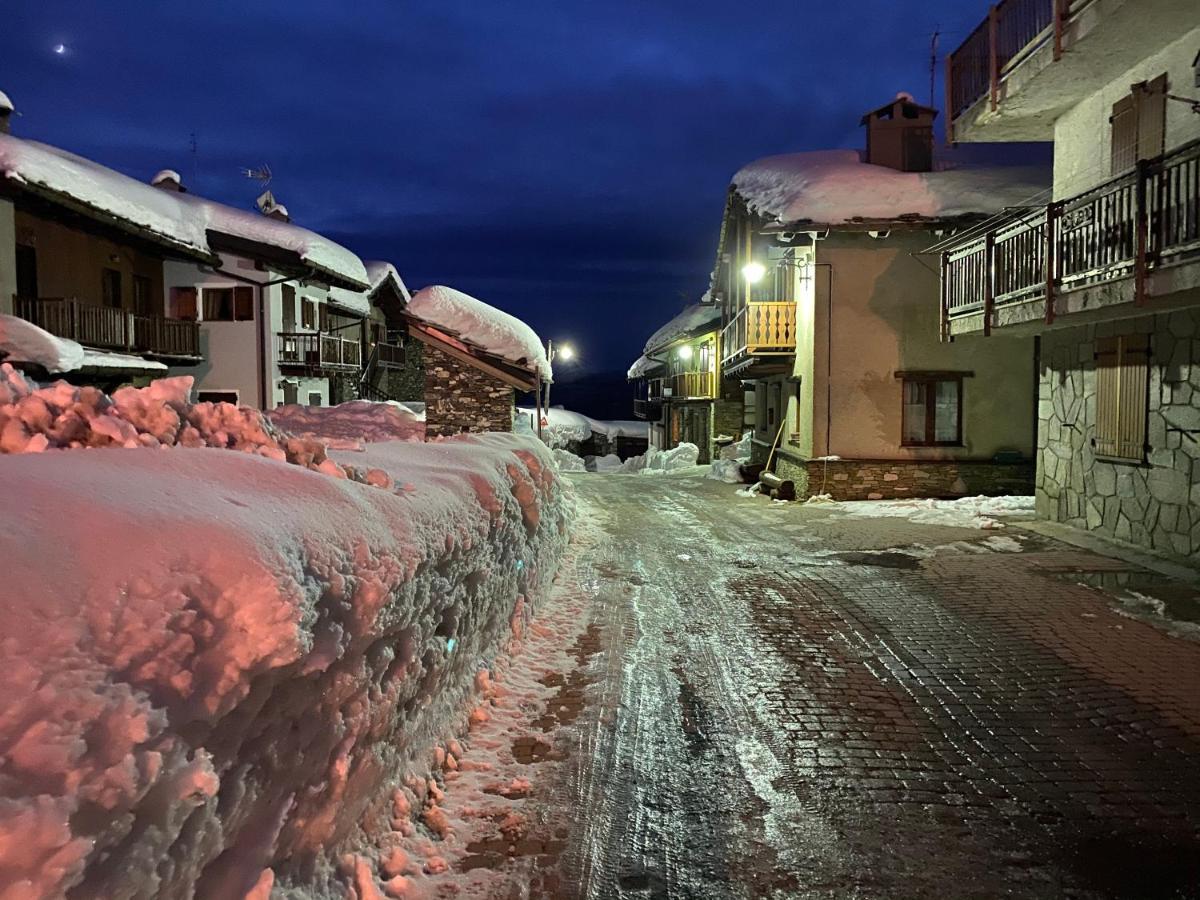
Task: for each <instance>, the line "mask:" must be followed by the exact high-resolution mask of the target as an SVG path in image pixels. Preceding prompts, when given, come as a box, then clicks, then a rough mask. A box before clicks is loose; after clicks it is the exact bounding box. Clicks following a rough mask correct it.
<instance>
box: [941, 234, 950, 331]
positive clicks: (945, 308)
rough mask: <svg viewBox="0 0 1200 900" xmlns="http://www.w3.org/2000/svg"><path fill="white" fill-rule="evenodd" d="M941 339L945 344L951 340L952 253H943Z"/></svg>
mask: <svg viewBox="0 0 1200 900" xmlns="http://www.w3.org/2000/svg"><path fill="white" fill-rule="evenodd" d="M941 269H942V278H941V304H942V310H941V340H942V343H943V344H947V343H949V342H950V254H949V253H947V252H946V251H942V254H941Z"/></svg>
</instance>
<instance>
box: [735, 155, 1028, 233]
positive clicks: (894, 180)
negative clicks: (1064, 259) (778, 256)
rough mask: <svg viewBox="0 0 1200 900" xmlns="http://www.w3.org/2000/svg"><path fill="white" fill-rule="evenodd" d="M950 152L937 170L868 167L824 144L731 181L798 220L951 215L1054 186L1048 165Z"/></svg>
mask: <svg viewBox="0 0 1200 900" xmlns="http://www.w3.org/2000/svg"><path fill="white" fill-rule="evenodd" d="M962 156H963V154H961V153H960V154H958V156H957V157H956V156H954V155H953V154H951V155H950V157H949V158H943V159H942V160H940V161H939V166H940V168H939V169H938V170H937V171H933V172H899V171H897V170H895V169H890V168H888V167H886V166H874V165H868V164H867V163H864V162H863V161H862V158H861V156H860V154H859V152H858V151H857V150H820V151H816V152H812V153H791V154H787V155H784V156H770V157H767V158H766V159H760V160H758V161H757V162H753V163H751V164H750V165H748V166H746V167H745V168H743V169H742V170H741V171H739V172H738V173H737V174H736V175H735V176H734V178H733V186H734V188H735V189H736V190H737V192H738V194H740V195H741V196H742V198H743V199H744V200H745V201H746V202H747V204H748V205H749V207H750V209H751V210H753V211H754V212H757V213H759V214H760V215H763V216H765V217H767V218H769V219H773V220H775V221H778V222H781V223H785V224H792V223H812V224H817V225H838V224H842V223H846V222H852V221H854V220H855V219H884V220H887V219H897V218H899V217H901V216H913V217H919V218H925V219H940V218H951V217H954V216H961V215H967V214H970V213H994V212H999V211H1000V210H1002V209H1004V208H1006V207H1010V206H1020V205H1025V204H1027V203H1029V202H1030V201H1031V198H1034V197H1038V196H1041V195H1042V194H1044V193H1045V192H1047V191H1048V190H1049V187H1050V183H1051V173H1050V170H1049V169H1048V168H1047V167H1042V166H983V165H971V164H968V163H967V162H966V161H965V160H963V159H962V158H961V157H962Z"/></svg>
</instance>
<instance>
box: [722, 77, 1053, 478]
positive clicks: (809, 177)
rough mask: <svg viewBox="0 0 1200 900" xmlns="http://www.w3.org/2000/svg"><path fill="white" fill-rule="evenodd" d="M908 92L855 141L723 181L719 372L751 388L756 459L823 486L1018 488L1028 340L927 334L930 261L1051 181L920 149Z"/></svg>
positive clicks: (926, 138) (923, 140) (1030, 387)
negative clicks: (937, 249) (726, 184)
mask: <svg viewBox="0 0 1200 900" xmlns="http://www.w3.org/2000/svg"><path fill="white" fill-rule="evenodd" d="M936 115H937V113H936V111H935V110H932V109H929V108H926V107H923V106H921V105H919V104H917V103H915V102H914V101H913V100H912V98H911V97H909V96H908V95H905V94H901V95H899V96H897V97H896V98H895V99H894V100H893V101H891V102H890V103H887V104H885V105H883V106H881V107H880V108H878V109H876V110H873V111H871V112H870V113H868V114H867V115H866V116H864V117H863V119H862V124H863V125H865V126H866V130H867V142H866V143H867V149H866V151H865V153H862V154H860V153H859V152H857V151H853V150H833V151H819V152H811V153H796V154H788V155H784V156H774V157H769V158H767V159H762V160H758V161H757V162H754V163H751V164H750V165H748V166H746V167H744V168H743V169H742V170H741V171H739V172H738V173H737V174H736V175H735V176H734V180H733V184H732V185H731V187H730V191H729V197H728V201H727V204H726V210H725V216H724V220H723V222H722V227H721V237H720V241H719V246H718V251H717V261H716V267H715V271H714V273H713V277H712V285H713V287H712V293H713V297H714V301H715V303H716V304H717V305H718V307H719V308H720V309H721V312H722V328H721V334H720V341H719V345H720V348H721V354H720V355H721V358H720V360H719V365H720V371H721V373H722V376H723V378H724V379H725V380H726V382H732V383H735V384H739V385H746V386H748V387H749V388H750V389H751V390H752V391H753V395H752V396H753V404H752V406H751V408H750V409H748V410H747V418H748V419H749V420H750V421H751V422H752V427H753V459H754V461H755V462H758V463H765V462H767V461H768V460H769V461H770V464H771V468H772V469H773V470H774V472H775V473H776V474H778V475H780V476H781V477H783V478H787V479H791V480H793V481H794V482H795V483H796V489H797V492H798V494H799V495H800V496H804V495H811V494H820V493H826V494H831V495H833V496H834V497H835V498H836V499H860V500H866V499H883V498H892V497H956V496H963V495H970V494H981V493H983V494H1012V493H1029V492H1030V491H1031V490H1032V486H1033V453H1034V422H1035V414H1036V408H1035V407H1036V403H1035V400H1036V392H1035V387H1034V383H1035V379H1034V372H1033V366H1032V363H1031V362H1030V359H1031V354H1032V347H1033V339H1032V338H1031V337H1014V338H1011V339H1003V340H996V341H993V342H992V343H991V344H987V345H983V346H975V347H965V346H961V345H957V344H951V343H946V342H943V341H942V340H941V335H940V333H939V322H938V317H937V310H936V304H935V303H933V301H934V298H936V296H937V291H938V272H937V268H936V261H937V256H936V254H930V253H927V252H926V251H927V250H928V248H929V247H930V246H931V245H933V244H935V243H936V242H937V241H938V240H939V237H940V236H941V235H943V234H945V233H946V232H947V231H952V230H958V229H965V228H970V227H972V226H974V225H978V224H979V223H980V222H982V221H983V220H985V219H986V218H987V217H988V216H990V215H993V214H995V213H996V212H998V211H999V210H1001V209H1003V208H1004V207H1006V206H1008V205H1010V204H1013V203H1017V202H1021V201H1023V200H1024V199H1025V198H1027V197H1028V196H1029V195H1030V194H1032V193H1035V192H1037V191H1038V190H1041V189H1044V188H1045V187H1047V186H1048V185H1049V180H1050V173H1049V171H1048V167H1046V166H1037V165H1034V166H1015V165H1001V166H994V165H985V164H981V162H980V161H979V160H978V159H975V158H970V157H968V158H964V155H963V154H961V153H940V152H939V153H935V152H934V147H933V131H932V126H933V121H934V117H935V116H936Z"/></svg>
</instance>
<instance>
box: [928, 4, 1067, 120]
mask: <svg viewBox="0 0 1200 900" xmlns="http://www.w3.org/2000/svg"><path fill="white" fill-rule="evenodd" d="M1087 2H1090V0H1001V2H999V3H996V4H995V5H994V6H992V8H991V10H990V12H989V13H988V17H987V18H986V19H984V20H983V22H981V23H980V24H979V26H978V27H977V28H976V29H975V30H974V31H972V32H971V34H970V36H969V37H967V39H966V40H965V41H963V42H962V44H960V45H959V47H958V49H956V50H955V51H954V52H953V53H951V54H950V55H949V56H947V57H946V109H947V114H948V118H949V119H950V120H951V121H952V120H953V119H955V118H957V117H958V116H959V115H961V114H962V113H963V112H965V111H966V110H967V109H970V108H971V107H972V106H974V105H975V104H976V103H977V102H979V101H980V100H982V99H983V98H984V97H990V98H991V106H992V109H995V108H996V106H997V104H998V103H999V101H1000V94H999V86H1000V82H1001V80H1002V79H1003V77H1004V75H1005V74H1006V72H1005V70H1006V69H1007V68H1009V67H1010V66H1011V65H1013V64H1014V63H1015V62H1016V61H1019V60H1020V59H1023V58H1024V57H1025V56H1027V55H1028V54H1029V53H1030V52H1032V51H1033V50H1035V49H1037V48H1038V47H1040V46H1042V45H1043V44H1044V43H1045V42H1046V41H1047V40H1051V39H1052V40H1053V41H1054V58H1055V59H1058V58H1059V56H1060V55H1061V54H1062V35H1063V29H1064V27H1065V24H1066V22H1067V21H1068V20H1069V18H1070V14H1071V8H1072V7H1076V8H1078V7H1081V6H1083V5H1086V3H1087Z"/></svg>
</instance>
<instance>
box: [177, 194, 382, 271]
mask: <svg viewBox="0 0 1200 900" xmlns="http://www.w3.org/2000/svg"><path fill="white" fill-rule="evenodd" d="M153 190H156V191H157V192H158V193H160V194H167V196H169V197H171V198H172V199H174V200H175V201H176V202H177V203H179V204H180V205H182V206H184V207H185V208H190V209H191V210H193V211H194V212H195V213H199V215H198V216H197V218H198V219H199V220H200V221H202V222H203V223H204V227H205V229H206V230H207V231H208V232H212V233H214V234H218V235H227V236H229V237H233V238H238V239H240V240H243V241H250V242H252V243H255V244H264V245H266V246H268V247H274V248H276V249H279V250H284V251H286V252H289V253H294V254H295V255H296V256H297V257H298V258H299V259H300V260H301V261H302V262H304V263H307V264H308V265H310V266H312V267H314V268H315V269H317V270H319V272H320V273H321V274H324V275H335V276H337V277H339V278H341V279H343V280H345V281H347V282H349V283H351V284H354V285H357V286H359V287H361V288H362V289H363V290H366V289H367V286H368V281H367V270H366V267H365V266H363V262H362V260H361V259H359V258H358V257H357V256H356V255H355V254H354V253H352V252H351V251H349V250H347V249H346V248H345V247H343V246H342V245H341V244H338V243H335V242H334V241H331V240H330V239H329V238H327V237H323V236H322V235H319V234H317V233H316V232H315V231H309V230H308V229H307V228H301V227H300V226H299V225H293V224H292V223H291V222H284V221H283V220H281V219H274V218H271V217H270V216H264V215H263V214H262V213H260V212H251V211H250V210H246V209H238V208H236V207H233V206H226V205H225V204H224V203H218V202H217V201H215V200H206V199H204V198H203V197H197V196H196V195H194V194H176V193H169V194H168V193H167V192H165V191H162V190H159V189H157V188H154V189H153Z"/></svg>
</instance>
